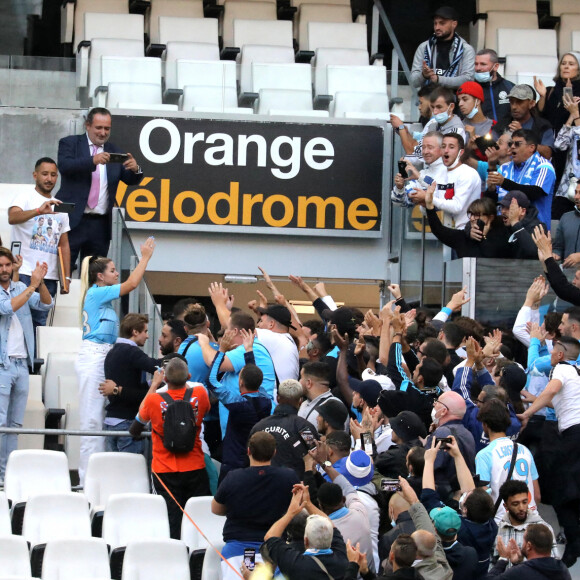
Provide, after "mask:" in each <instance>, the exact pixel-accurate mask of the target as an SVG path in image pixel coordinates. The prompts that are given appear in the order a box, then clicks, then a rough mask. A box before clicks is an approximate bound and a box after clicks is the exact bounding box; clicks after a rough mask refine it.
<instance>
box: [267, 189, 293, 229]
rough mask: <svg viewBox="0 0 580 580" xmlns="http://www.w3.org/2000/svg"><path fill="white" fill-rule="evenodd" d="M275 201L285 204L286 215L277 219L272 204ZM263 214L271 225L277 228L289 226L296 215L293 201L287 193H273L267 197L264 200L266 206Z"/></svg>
mask: <svg viewBox="0 0 580 580" xmlns="http://www.w3.org/2000/svg"><path fill="white" fill-rule="evenodd" d="M275 203H281V204H282V205H283V206H284V216H283V217H281V218H280V219H275V218H274V216H273V215H272V206H273V205H274V204H275ZM262 214H263V217H264V221H265V222H266V223H267V224H268V225H269V226H273V227H275V228H283V227H284V226H287V225H288V224H289V223H290V222H291V221H292V218H293V217H294V206H293V205H292V201H291V200H290V199H288V198H287V197H286V196H285V195H271V196H270V197H268V199H266V201H265V202H264V206H263V208H262Z"/></svg>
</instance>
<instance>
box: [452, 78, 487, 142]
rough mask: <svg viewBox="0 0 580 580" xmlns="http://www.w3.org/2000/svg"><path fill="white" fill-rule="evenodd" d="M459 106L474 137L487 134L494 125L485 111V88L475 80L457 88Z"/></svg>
mask: <svg viewBox="0 0 580 580" xmlns="http://www.w3.org/2000/svg"><path fill="white" fill-rule="evenodd" d="M457 99H458V106H459V110H460V111H461V114H462V115H463V117H464V121H463V124H464V125H465V130H466V131H467V132H468V133H470V134H471V133H473V136H474V137H483V136H484V135H487V134H488V133H489V132H490V130H491V128H492V126H493V125H494V121H493V119H488V118H487V117H486V116H485V115H484V113H483V110H482V109H483V106H482V105H483V102H484V101H485V97H484V96H483V89H482V88H481V85H479V84H478V83H476V82H475V81H467V82H465V83H463V84H462V85H461V86H460V87H459V88H458V89H457Z"/></svg>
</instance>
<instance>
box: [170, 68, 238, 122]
mask: <svg viewBox="0 0 580 580" xmlns="http://www.w3.org/2000/svg"><path fill="white" fill-rule="evenodd" d="M236 83H237V81H236V63H235V62H233V61H217V62H214V61H205V62H204V61H192V60H181V59H180V60H178V61H177V83H176V84H177V88H178V89H183V96H182V97H181V98H180V108H181V110H182V111H191V110H192V109H193V108H194V107H217V108H218V109H222V108H223V107H237V105H238V97H237V87H236Z"/></svg>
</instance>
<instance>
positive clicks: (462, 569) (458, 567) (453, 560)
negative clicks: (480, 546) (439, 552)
mask: <svg viewBox="0 0 580 580" xmlns="http://www.w3.org/2000/svg"><path fill="white" fill-rule="evenodd" d="M443 550H444V551H445V557H446V558H447V561H448V562H449V566H451V569H452V570H453V580H464V579H465V578H475V575H476V572H477V563H478V558H477V552H476V551H475V548H472V547H471V546H463V545H462V544H460V543H459V542H455V543H453V544H452V545H451V546H449V547H447V548H446V547H445V546H443Z"/></svg>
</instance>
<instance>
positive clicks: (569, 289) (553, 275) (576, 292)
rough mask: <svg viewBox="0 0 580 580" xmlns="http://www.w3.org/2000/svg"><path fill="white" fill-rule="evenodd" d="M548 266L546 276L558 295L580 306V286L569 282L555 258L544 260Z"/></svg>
mask: <svg viewBox="0 0 580 580" xmlns="http://www.w3.org/2000/svg"><path fill="white" fill-rule="evenodd" d="M544 265H545V267H546V278H548V282H549V283H550V286H551V287H552V290H554V292H555V294H556V296H557V297H558V298H560V299H561V300H565V301H566V302H570V303H571V304H574V306H580V288H576V286H574V284H572V283H570V282H568V278H566V274H564V272H562V270H560V266H558V264H557V263H556V260H554V258H548V259H547V260H545V261H544Z"/></svg>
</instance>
